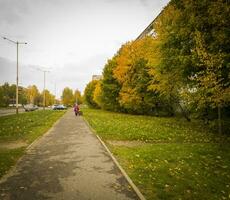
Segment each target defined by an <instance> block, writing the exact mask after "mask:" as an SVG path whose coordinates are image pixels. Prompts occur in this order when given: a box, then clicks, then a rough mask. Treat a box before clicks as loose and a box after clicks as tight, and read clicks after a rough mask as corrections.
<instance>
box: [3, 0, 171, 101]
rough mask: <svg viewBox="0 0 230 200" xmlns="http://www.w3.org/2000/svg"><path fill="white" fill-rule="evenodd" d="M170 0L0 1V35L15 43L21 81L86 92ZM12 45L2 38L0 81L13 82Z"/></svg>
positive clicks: (50, 87)
mask: <svg viewBox="0 0 230 200" xmlns="http://www.w3.org/2000/svg"><path fill="white" fill-rule="evenodd" d="M168 2H169V0H97V1H95V0H94V1H93V0H0V36H3V37H8V38H10V39H12V40H18V41H23V42H24V41H25V42H28V45H21V46H20V47H19V63H20V66H19V67H20V69H19V70H20V71H19V73H20V74H19V83H20V85H22V86H25V87H27V86H28V85H32V84H35V85H37V86H38V88H39V89H40V90H41V89H42V88H43V73H42V72H40V71H38V70H36V69H35V68H43V69H49V70H50V71H51V72H50V73H48V74H47V82H46V85H47V88H48V89H49V90H50V91H51V92H52V93H53V94H55V83H56V94H57V96H58V97H59V96H60V95H61V92H62V90H63V88H64V87H66V86H68V87H70V88H72V89H74V90H75V89H79V90H80V91H82V92H83V91H84V88H85V86H86V84H87V83H88V82H89V81H90V80H91V78H92V75H93V74H101V73H102V69H103V67H104V65H105V63H106V61H107V59H109V58H111V57H112V56H113V55H114V54H115V53H116V52H117V50H118V49H119V48H120V46H121V45H122V44H123V43H125V42H126V41H129V40H133V39H135V38H136V37H137V36H138V35H139V34H140V33H141V32H142V31H143V30H144V29H145V28H146V27H147V25H149V23H150V22H151V21H152V20H153V19H154V18H155V17H156V16H157V15H158V14H159V12H160V11H161V10H162V8H163V7H164V6H166V4H167V3H168ZM15 80H16V45H14V44H12V43H10V42H8V41H6V40H3V39H2V38H0V84H3V83H4V82H9V83H11V84H12V83H15Z"/></svg>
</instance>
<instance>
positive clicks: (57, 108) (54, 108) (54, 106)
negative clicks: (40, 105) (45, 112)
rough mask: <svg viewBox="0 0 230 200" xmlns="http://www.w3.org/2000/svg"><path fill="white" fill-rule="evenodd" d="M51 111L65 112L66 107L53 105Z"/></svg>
mask: <svg viewBox="0 0 230 200" xmlns="http://www.w3.org/2000/svg"><path fill="white" fill-rule="evenodd" d="M52 109H53V110H65V109H67V107H66V106H64V105H62V104H61V105H53V106H52Z"/></svg>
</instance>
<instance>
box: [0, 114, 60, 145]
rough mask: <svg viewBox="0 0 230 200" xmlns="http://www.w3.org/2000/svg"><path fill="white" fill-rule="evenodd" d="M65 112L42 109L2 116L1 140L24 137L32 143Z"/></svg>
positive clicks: (0, 126)
mask: <svg viewBox="0 0 230 200" xmlns="http://www.w3.org/2000/svg"><path fill="white" fill-rule="evenodd" d="M63 114H64V112H63V111H52V110H40V111H36V112H28V113H20V114H19V115H18V116H17V115H8V116H3V117H0V142H2V141H12V140H18V139H23V140H26V141H27V142H28V143H31V142H32V141H33V140H34V139H36V138H37V137H38V136H40V135H42V134H43V133H44V132H45V131H47V130H48V129H49V128H50V127H51V126H52V125H53V123H54V122H55V121H56V120H57V119H58V118H60V117H61V116H62V115H63Z"/></svg>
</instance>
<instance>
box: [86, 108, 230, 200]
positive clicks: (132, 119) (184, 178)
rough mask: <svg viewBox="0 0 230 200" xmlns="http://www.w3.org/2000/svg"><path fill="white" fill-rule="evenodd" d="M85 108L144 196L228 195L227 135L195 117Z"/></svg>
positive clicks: (91, 120) (191, 197)
mask: <svg viewBox="0 0 230 200" xmlns="http://www.w3.org/2000/svg"><path fill="white" fill-rule="evenodd" d="M83 112H84V118H85V119H86V120H87V121H88V122H89V124H90V125H91V126H92V128H93V129H94V130H95V131H96V132H97V134H98V135H99V136H100V137H101V138H102V139H103V140H104V142H106V143H107V145H108V147H109V148H110V150H111V151H112V153H113V154H114V155H115V157H116V158H117V159H118V161H119V162H120V164H121V165H122V166H123V168H124V169H125V170H126V172H127V173H128V174H129V176H130V177H131V179H132V180H133V181H134V183H135V184H136V185H137V186H138V187H139V189H140V190H141V192H142V193H143V194H144V195H145V196H146V198H147V199H156V200H157V199H159V200H160V199H186V200H187V199H189V200H192V199H202V200H205V199H207V200H208V199H230V159H229V158H230V149H229V145H230V138H229V137H227V136H219V135H217V134H214V133H211V132H210V131H209V130H208V129H207V128H206V127H204V126H203V125H202V124H200V123H199V122H198V121H194V122H191V123H189V122H186V121H184V120H183V119H178V118H157V117H148V116H134V115H127V114H119V113H112V112H106V111H102V110H93V109H84V110H83ZM121 140H122V141H125V142H123V143H121V145H116V143H111V142H110V141H121ZM129 141H132V142H133V141H141V143H140V145H138V142H137V145H134V146H131V145H128V144H129ZM122 144H123V145H122ZM126 144H127V145H126Z"/></svg>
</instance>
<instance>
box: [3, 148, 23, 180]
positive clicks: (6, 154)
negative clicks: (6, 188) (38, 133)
mask: <svg viewBox="0 0 230 200" xmlns="http://www.w3.org/2000/svg"><path fill="white" fill-rule="evenodd" d="M24 151H25V148H17V149H0V177H2V176H3V175H4V174H6V173H7V172H8V171H9V169H10V168H11V167H13V166H14V165H15V163H16V162H17V160H18V159H19V158H20V157H21V156H22V155H23V153H24Z"/></svg>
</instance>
